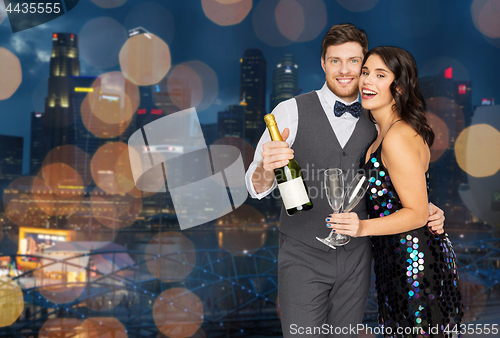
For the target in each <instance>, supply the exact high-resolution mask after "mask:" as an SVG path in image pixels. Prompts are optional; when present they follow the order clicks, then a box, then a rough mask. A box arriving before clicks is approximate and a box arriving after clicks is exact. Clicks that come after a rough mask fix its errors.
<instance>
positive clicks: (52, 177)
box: [42, 163, 85, 197]
mask: <svg viewBox="0 0 500 338" xmlns="http://www.w3.org/2000/svg"><path fill="white" fill-rule="evenodd" d="M42 175H43V181H44V183H45V185H46V186H47V187H48V188H49V189H51V191H52V192H53V193H54V194H56V195H58V196H60V197H68V196H69V197H73V196H75V195H83V192H84V188H85V187H84V185H83V179H82V177H81V176H80V174H78V172H77V171H76V170H75V169H73V168H72V167H70V166H69V165H67V164H65V163H53V164H49V165H46V166H44V167H43V168H42Z"/></svg>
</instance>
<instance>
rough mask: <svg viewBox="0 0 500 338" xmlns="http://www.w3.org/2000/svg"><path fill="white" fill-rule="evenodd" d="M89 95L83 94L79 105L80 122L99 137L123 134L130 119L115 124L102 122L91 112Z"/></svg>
mask: <svg viewBox="0 0 500 338" xmlns="http://www.w3.org/2000/svg"><path fill="white" fill-rule="evenodd" d="M91 108H92V105H91V103H90V99H89V96H88V95H87V96H85V99H84V100H83V102H82V105H81V107H80V112H81V114H82V122H83V124H84V126H85V128H87V130H88V131H89V132H91V133H92V134H93V135H95V136H97V137H99V138H112V137H117V136H120V135H121V134H123V132H125V130H126V129H127V127H128V126H129V124H130V121H132V120H125V121H122V122H120V123H117V124H108V123H105V122H102V121H101V120H100V119H98V118H97V117H96V116H95V115H94V114H93V113H92V109H91Z"/></svg>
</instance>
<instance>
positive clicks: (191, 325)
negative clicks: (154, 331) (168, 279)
mask: <svg viewBox="0 0 500 338" xmlns="http://www.w3.org/2000/svg"><path fill="white" fill-rule="evenodd" d="M153 318H154V321H155V324H156V326H157V327H158V330H160V332H162V333H163V334H164V335H166V336H167V337H170V338H184V337H191V336H192V335H193V334H194V333H195V332H196V331H198V329H199V328H200V326H201V324H202V323H203V304H202V302H201V300H200V298H198V296H196V295H195V294H194V293H192V292H191V291H189V290H187V289H184V288H173V289H169V290H167V291H165V292H163V293H161V294H160V296H159V297H158V298H157V299H156V301H155V303H154V306H153Z"/></svg>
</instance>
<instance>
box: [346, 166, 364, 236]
mask: <svg viewBox="0 0 500 338" xmlns="http://www.w3.org/2000/svg"><path fill="white" fill-rule="evenodd" d="M369 186H370V181H368V179H367V178H366V176H365V175H362V174H359V173H358V174H356V176H355V177H354V179H353V180H352V182H351V184H350V185H349V188H347V192H346V194H345V197H344V203H343V211H342V212H351V210H352V209H354V207H355V206H356V205H358V203H359V201H361V199H362V198H363V196H365V193H366V191H367V190H368V187H369ZM345 237H347V238H348V240H347V243H349V241H350V240H351V236H348V235H345Z"/></svg>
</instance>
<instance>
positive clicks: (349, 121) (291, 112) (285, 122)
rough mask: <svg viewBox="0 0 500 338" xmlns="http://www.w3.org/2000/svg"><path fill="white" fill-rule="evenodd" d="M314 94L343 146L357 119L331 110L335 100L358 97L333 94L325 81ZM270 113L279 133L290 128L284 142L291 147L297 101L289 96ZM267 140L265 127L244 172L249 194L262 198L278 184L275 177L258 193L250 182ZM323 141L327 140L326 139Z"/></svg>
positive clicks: (295, 131) (296, 115)
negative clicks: (272, 181) (269, 186)
mask: <svg viewBox="0 0 500 338" xmlns="http://www.w3.org/2000/svg"><path fill="white" fill-rule="evenodd" d="M316 94H318V98H319V101H320V103H321V106H322V107H323V110H324V111H325V114H326V117H327V118H328V121H329V122H330V125H331V127H332V129H333V132H334V133H335V136H337V140H338V141H339V143H340V146H341V147H342V148H344V146H345V145H346V143H347V141H349V138H350V137H351V135H352V132H353V131H354V128H355V127H356V123H357V122H358V119H357V118H355V117H353V116H352V115H351V114H349V113H346V114H343V115H342V116H340V117H336V116H335V114H334V112H333V107H334V106H335V101H340V102H342V103H343V104H346V105H351V104H353V103H354V102H358V98H356V100H354V101H353V102H346V101H344V100H342V99H340V98H338V97H337V95H335V94H334V93H332V91H331V90H330V89H329V88H328V86H327V85H326V82H325V84H324V85H323V88H321V89H320V90H317V91H316ZM272 114H273V115H274V117H275V118H276V124H277V125H278V128H279V130H280V133H282V132H283V130H284V129H285V128H288V129H290V135H289V136H288V138H287V140H286V142H287V143H288V144H289V145H290V147H292V145H293V142H294V141H295V137H296V136H297V127H298V123H299V112H298V108H297V101H295V98H291V99H289V100H286V101H283V102H281V103H280V104H278V105H277V106H276V108H274V110H273V111H272ZM269 141H271V136H270V135H269V131H268V130H267V129H266V130H265V131H264V133H263V134H262V137H261V138H260V140H259V143H258V144H257V149H255V155H254V157H253V162H252V163H251V164H250V166H249V167H248V170H247V172H246V174H245V183H246V186H247V190H248V192H249V193H250V196H252V198H258V199H262V198H264V197H266V196H267V195H269V193H271V191H273V189H274V188H276V187H277V185H278V184H277V183H276V179H275V180H274V183H273V185H272V187H271V188H270V189H269V190H266V191H264V192H262V193H260V194H258V193H257V192H256V191H255V188H254V186H253V184H252V175H253V173H254V171H255V168H257V166H258V165H259V163H261V162H262V159H263V158H262V145H263V144H264V143H266V142H269ZM325 141H326V142H327V141H328V140H325ZM299 165H300V164H299Z"/></svg>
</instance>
